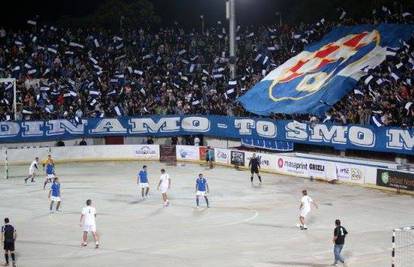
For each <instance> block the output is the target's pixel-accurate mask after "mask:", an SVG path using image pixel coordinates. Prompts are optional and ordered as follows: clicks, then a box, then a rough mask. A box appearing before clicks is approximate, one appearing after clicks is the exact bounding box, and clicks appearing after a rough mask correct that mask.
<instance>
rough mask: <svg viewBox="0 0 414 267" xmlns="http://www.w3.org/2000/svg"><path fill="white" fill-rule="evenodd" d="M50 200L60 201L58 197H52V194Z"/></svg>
mask: <svg viewBox="0 0 414 267" xmlns="http://www.w3.org/2000/svg"><path fill="white" fill-rule="evenodd" d="M50 200H51V201H56V202H60V201H61V199H60V197H54V196H51V197H50Z"/></svg>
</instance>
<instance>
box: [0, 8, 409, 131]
mask: <svg viewBox="0 0 414 267" xmlns="http://www.w3.org/2000/svg"><path fill="white" fill-rule="evenodd" d="M338 12H339V14H338V20H337V21H327V20H325V19H323V18H322V19H321V20H319V21H318V22H316V23H314V24H310V25H298V26H288V25H283V26H276V25H269V26H261V27H239V28H238V31H237V41H238V44H237V45H238V51H239V52H238V54H239V57H238V59H237V69H238V76H237V78H236V79H235V80H231V79H230V74H229V68H228V60H229V59H228V49H227V45H226V42H227V41H228V40H227V38H228V35H227V33H226V29H225V27H224V26H223V25H221V23H220V22H218V23H217V24H216V25H214V26H212V27H210V28H209V29H208V30H206V31H205V33H204V34H201V33H200V32H196V31H190V32H185V31H184V29H182V28H181V27H180V26H179V25H174V26H173V27H170V28H164V29H160V30H159V31H158V32H154V33H150V32H147V31H144V30H142V29H140V30H124V31H123V32H119V33H113V32H110V31H108V30H98V29H94V28H83V29H66V28H58V27H54V26H50V25H40V22H37V21H31V20H30V21H28V29H26V30H19V31H13V30H9V29H4V28H0V77H13V78H16V79H17V91H18V100H17V103H18V109H17V114H16V117H17V119H18V120H47V119H55V118H67V119H71V120H74V121H77V122H80V119H81V118H83V117H103V116H105V117H114V116H121V115H129V116H133V115H147V114H218V115H238V116H243V115H249V116H252V114H248V113H247V112H246V111H245V110H243V108H242V107H241V106H240V105H239V104H238V102H237V98H238V97H239V96H241V95H243V94H244V92H246V91H247V90H248V89H250V88H251V87H252V86H253V85H254V84H256V83H257V82H258V81H259V80H260V79H261V78H263V76H264V75H266V74H267V73H269V72H270V71H271V70H272V69H274V68H276V67H277V66H279V65H280V64H282V63H283V62H284V61H286V60H287V59H289V58H291V57H292V56H294V55H295V54H297V53H299V52H300V51H302V50H303V48H304V46H305V45H307V44H309V43H311V42H313V41H316V40H319V39H320V38H321V37H322V36H323V35H324V34H325V33H327V32H328V31H329V30H330V29H332V28H333V27H334V26H337V25H355V24H362V23H371V24H378V23H381V22H387V23H410V24H412V23H413V22H414V16H413V15H412V14H411V13H409V12H407V11H404V12H403V11H401V10H398V11H393V10H391V9H389V8H387V7H382V8H381V9H378V10H376V11H375V12H373V15H372V17H371V18H366V19H362V20H358V21H356V20H353V19H352V18H348V17H347V15H346V12H345V11H344V10H339V11H338ZM413 78H414V38H411V39H410V40H409V41H408V42H406V43H404V45H403V47H402V48H401V49H399V50H398V51H393V52H392V53H390V54H389V57H388V58H387V61H385V62H384V63H383V64H381V65H380V66H379V67H377V68H375V69H372V70H369V72H367V73H366V76H365V77H363V78H362V79H361V80H360V82H359V84H358V86H357V87H356V88H355V89H354V90H353V92H352V93H350V94H348V95H347V96H346V97H344V98H343V99H342V101H340V102H338V103H337V104H335V105H334V106H332V108H331V110H330V112H329V113H327V114H326V115H325V116H323V117H318V116H313V115H311V114H309V115H294V116H291V115H285V114H273V115H271V117H272V118H274V119H295V120H298V121H310V122H328V121H329V122H334V123H339V124H349V123H354V124H364V125H366V124H373V125H376V126H382V125H387V126H402V127H411V126H413V124H414V105H412V99H413V96H414V84H413V83H414V80H413ZM0 86H1V90H0V99H1V100H0V120H3V121H4V120H12V119H13V117H14V114H13V110H12V102H13V92H12V86H10V84H7V83H2V84H0Z"/></svg>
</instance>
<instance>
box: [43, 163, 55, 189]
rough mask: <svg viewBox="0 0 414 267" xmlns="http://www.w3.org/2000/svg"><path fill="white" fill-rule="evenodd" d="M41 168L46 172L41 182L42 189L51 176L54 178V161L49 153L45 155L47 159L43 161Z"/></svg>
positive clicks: (50, 179) (50, 180)
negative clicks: (43, 180)
mask: <svg viewBox="0 0 414 267" xmlns="http://www.w3.org/2000/svg"><path fill="white" fill-rule="evenodd" d="M43 169H44V170H45V172H46V179H45V182H44V183H43V190H44V189H46V185H47V183H51V182H52V180H53V178H55V162H54V161H53V159H52V156H51V155H48V156H47V159H46V160H45V161H43Z"/></svg>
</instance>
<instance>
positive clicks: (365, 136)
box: [0, 115, 414, 154]
mask: <svg viewBox="0 0 414 267" xmlns="http://www.w3.org/2000/svg"><path fill="white" fill-rule="evenodd" d="M200 134H202V135H205V136H213V137H218V138H234V139H242V138H253V139H261V140H265V141H264V142H266V140H273V141H284V142H293V143H305V144H314V145H325V146H333V147H335V148H336V149H338V150H348V149H360V150H370V151H380V152H393V153H405V154H413V148H414V130H413V129H401V128H391V127H380V128H377V127H373V126H361V125H346V126H343V125H332V124H307V123H300V122H297V121H282V120H281V121H275V120H270V119H263V118H239V117H230V116H196V115H194V116H190V115H188V116H149V117H118V118H91V119H88V120H82V122H81V123H73V122H71V121H69V120H65V119H62V120H49V121H21V122H13V121H1V122H0V143H1V142H38V141H51V140H60V139H61V140H64V139H71V138H80V137H87V138H93V137H103V136H153V137H170V136H183V135H200Z"/></svg>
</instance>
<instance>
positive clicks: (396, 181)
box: [377, 169, 414, 191]
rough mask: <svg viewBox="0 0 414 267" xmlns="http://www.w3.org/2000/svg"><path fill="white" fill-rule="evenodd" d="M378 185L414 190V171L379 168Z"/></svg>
mask: <svg viewBox="0 0 414 267" xmlns="http://www.w3.org/2000/svg"><path fill="white" fill-rule="evenodd" d="M377 185H378V186H385V187H392V188H399V189H404V190H409V191H414V173H412V172H402V171H391V170H384V169H378V170H377Z"/></svg>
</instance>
